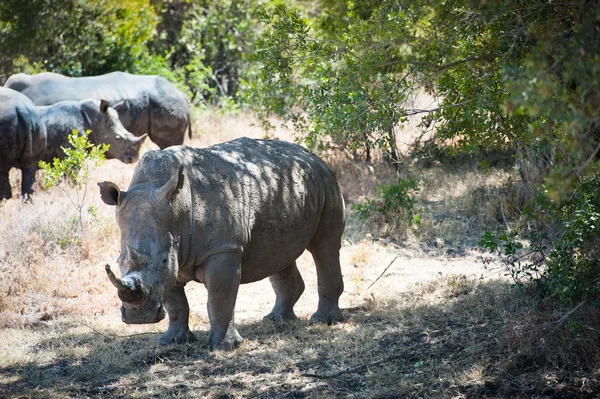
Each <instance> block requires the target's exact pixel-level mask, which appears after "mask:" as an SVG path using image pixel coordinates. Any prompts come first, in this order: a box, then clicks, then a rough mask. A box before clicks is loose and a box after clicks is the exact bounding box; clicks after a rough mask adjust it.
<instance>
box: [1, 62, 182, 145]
mask: <svg viewBox="0 0 600 399" xmlns="http://www.w3.org/2000/svg"><path fill="white" fill-rule="evenodd" d="M4 86H5V87H8V88H11V89H13V90H16V91H19V92H21V93H23V94H25V95H26V96H27V97H29V98H30V99H31V100H32V101H33V102H34V103H35V104H36V105H51V104H54V103H57V102H59V101H64V100H85V99H88V98H95V99H98V100H100V99H103V100H106V101H108V102H109V103H110V105H111V106H114V107H116V108H117V111H118V112H119V117H120V118H121V122H122V123H123V126H125V129H127V130H128V131H130V132H131V133H133V134H134V135H136V136H141V135H142V134H144V133H147V134H148V135H149V136H150V140H152V141H153V142H155V143H156V144H157V145H158V146H159V147H160V148H166V147H169V146H172V145H179V144H182V143H183V139H184V137H185V132H186V129H187V130H188V131H189V135H190V138H191V134H192V131H191V123H190V121H191V119H190V106H189V103H188V101H187V98H186V97H185V96H184V95H183V93H182V92H181V91H179V90H178V89H177V88H176V87H175V86H173V85H172V84H171V83H170V82H169V81H168V80H166V79H164V78H162V77H160V76H149V75H132V74H129V73H126V72H112V73H109V74H106V75H99V76H85V77H78V78H71V77H67V76H63V75H60V74H57V73H52V72H44V73H40V74H37V75H27V74H24V73H19V74H16V75H12V76H11V77H9V78H8V80H7V81H6V83H5V85H4ZM124 100H126V101H125V102H124V103H123V104H122V106H120V107H117V104H118V103H120V102H122V101H124Z"/></svg>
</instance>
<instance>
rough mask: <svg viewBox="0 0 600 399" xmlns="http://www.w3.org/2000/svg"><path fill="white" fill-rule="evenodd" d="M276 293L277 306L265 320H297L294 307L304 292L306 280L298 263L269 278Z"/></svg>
mask: <svg viewBox="0 0 600 399" xmlns="http://www.w3.org/2000/svg"><path fill="white" fill-rule="evenodd" d="M269 280H270V281H271V285H272V286H273V290H274V291H275V296H276V299H275V306H274V307H273V310H272V311H271V313H269V314H268V315H266V316H265V317H264V318H263V320H296V319H297V317H296V314H295V313H294V305H295V304H296V302H298V299H300V296H301V295H302V293H303V292H304V280H302V276H301V275H300V271H298V267H297V266H296V262H294V263H293V264H291V265H290V266H288V267H286V268H285V269H284V270H282V271H280V272H279V273H275V274H273V275H272V276H270V277H269Z"/></svg>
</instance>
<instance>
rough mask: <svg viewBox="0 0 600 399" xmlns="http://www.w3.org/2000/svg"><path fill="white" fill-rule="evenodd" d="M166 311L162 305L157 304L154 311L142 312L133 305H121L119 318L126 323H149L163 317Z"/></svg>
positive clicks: (156, 321)
mask: <svg viewBox="0 0 600 399" xmlns="http://www.w3.org/2000/svg"><path fill="white" fill-rule="evenodd" d="M166 315H167V312H166V311H165V307H164V305H162V304H161V305H159V306H158V309H156V311H151V312H144V311H141V310H140V309H136V308H134V307H128V306H125V305H123V306H121V318H122V320H123V323H126V324H151V323H158V322H159V321H161V320H162V319H164V318H165V316H166Z"/></svg>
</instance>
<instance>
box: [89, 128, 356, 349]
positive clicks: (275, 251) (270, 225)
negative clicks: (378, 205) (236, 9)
mask: <svg viewBox="0 0 600 399" xmlns="http://www.w3.org/2000/svg"><path fill="white" fill-rule="evenodd" d="M98 185H99V186H100V195H101V198H102V200H103V201H104V202H105V203H106V204H108V205H112V206H115V207H116V211H115V214H116V220H117V224H118V226H119V229H120V232H121V253H120V256H119V257H118V264H119V267H120V271H121V277H120V278H119V277H117V276H116V275H115V274H114V273H113V271H112V270H111V267H110V265H106V273H107V275H108V278H109V279H110V281H111V282H112V284H113V285H114V286H115V287H116V288H117V290H118V295H119V298H120V299H121V301H122V306H121V315H122V320H123V321H124V322H125V323H132V324H135V323H154V322H158V321H160V320H161V319H163V318H164V317H165V310H166V313H168V316H169V327H168V329H167V331H166V332H165V333H164V334H163V335H162V336H161V337H160V338H159V344H160V345H168V344H171V343H182V342H185V341H194V340H195V336H194V335H193V333H191V331H190V330H189V325H188V317H189V305H188V301H187V298H186V295H185V291H184V286H185V285H186V283H187V282H189V281H192V280H194V281H197V282H200V283H203V284H204V285H205V286H206V288H207V292H208V317H209V321H210V340H209V341H210V342H209V344H210V349H211V350H215V349H224V350H230V349H233V348H235V347H236V346H237V345H239V343H240V342H242V338H241V336H240V334H239V333H238V331H237V329H236V327H235V324H234V320H233V315H234V307H235V302H236V297H237V292H238V288H239V285H240V284H244V283H251V282H254V281H258V280H261V279H264V278H266V277H269V278H270V281H271V284H272V286H273V289H274V290H275V294H276V300H275V305H274V307H273V310H272V311H271V312H270V313H269V314H268V315H266V316H265V318H266V319H274V320H280V319H294V318H296V315H295V313H294V309H293V307H294V304H295V303H296V301H297V300H298V299H299V298H300V295H301V294H302V293H303V291H304V282H303V280H302V277H301V275H300V273H299V271H298V268H297V267H296V259H297V258H298V257H299V256H300V255H301V254H302V253H303V251H304V250H305V249H308V250H309V251H310V252H311V253H312V256H313V259H314V261H315V264H316V269H317V278H318V294H319V303H318V308H317V311H316V313H314V314H313V315H312V320H313V321H316V322H323V323H328V324H330V323H334V322H339V321H341V320H342V312H341V310H340V308H339V305H338V299H339V297H340V295H341V294H342V291H343V289H344V284H343V280H342V273H341V268H340V260H339V251H340V247H341V237H342V233H343V230H344V223H345V216H344V201H343V199H342V196H341V195H340V190H339V188H338V185H337V182H336V179H335V176H334V174H333V172H332V171H331V170H330V169H329V167H328V166H327V165H326V164H325V163H324V162H323V161H322V160H321V159H319V158H318V157H317V156H316V155H313V154H311V153H309V152H308V151H306V150H304V149H303V148H302V147H300V146H298V145H296V144H291V143H287V142H283V141H278V140H272V141H271V140H252V139H248V138H241V139H237V140H234V141H230V142H225V143H221V144H217V145H215V146H212V147H208V148H204V149H197V148H191V147H187V146H177V147H171V148H167V149H165V150H162V151H149V152H147V153H146V154H144V156H143V157H142V158H141V159H140V162H139V163H138V165H137V166H136V169H135V171H134V174H133V178H132V180H131V184H130V186H129V188H128V189H127V191H121V190H120V189H119V188H118V187H117V186H116V185H115V184H114V183H111V182H101V183H98Z"/></svg>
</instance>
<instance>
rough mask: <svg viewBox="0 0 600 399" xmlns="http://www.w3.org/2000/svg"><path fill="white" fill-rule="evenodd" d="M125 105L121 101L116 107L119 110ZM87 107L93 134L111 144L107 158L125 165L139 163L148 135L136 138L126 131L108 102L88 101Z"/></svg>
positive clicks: (99, 139) (102, 141)
mask: <svg viewBox="0 0 600 399" xmlns="http://www.w3.org/2000/svg"><path fill="white" fill-rule="evenodd" d="M123 103H124V101H121V102H120V103H119V104H116V105H115V107H116V108H119V107H121V106H122V104H123ZM85 105H86V118H87V119H88V123H89V124H90V127H91V130H92V133H93V134H94V135H96V136H97V137H98V141H99V142H101V143H107V144H110V147H109V148H108V151H107V152H106V157H107V158H116V159H118V160H120V161H121V162H124V163H132V162H135V161H137V160H138V158H139V153H140V148H141V146H142V144H143V143H144V140H145V139H146V137H147V136H148V135H147V134H144V135H142V136H140V137H136V136H134V135H133V134H132V133H130V132H129V131H128V130H127V129H125V127H124V126H123V124H122V123H121V120H120V119H119V114H118V112H117V111H116V109H115V108H113V107H111V106H110V105H109V103H108V102H107V101H104V100H100V101H98V100H86V104H85Z"/></svg>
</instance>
